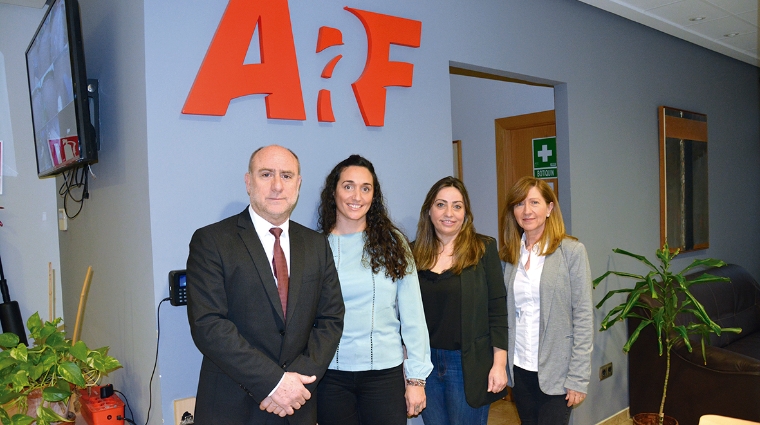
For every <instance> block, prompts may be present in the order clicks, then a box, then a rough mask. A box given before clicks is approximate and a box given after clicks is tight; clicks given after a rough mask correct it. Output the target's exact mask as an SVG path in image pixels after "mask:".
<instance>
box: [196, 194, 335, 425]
mask: <svg viewBox="0 0 760 425" xmlns="http://www.w3.org/2000/svg"><path fill="white" fill-rule="evenodd" d="M289 235H290V247H291V249H290V262H291V264H290V280H289V282H290V283H289V292H288V310H287V311H288V317H287V320H283V316H282V307H281V305H280V298H279V295H278V294H277V286H276V285H275V281H274V276H273V275H272V269H271V267H270V265H269V261H268V260H267V257H266V254H265V252H264V248H263V246H262V245H261V241H260V240H259V238H258V235H257V234H256V230H255V229H254V227H253V222H252V221H251V216H250V214H249V212H248V209H247V208H246V210H244V211H243V212H242V213H240V214H239V215H236V216H233V217H230V218H227V219H225V220H222V221H220V222H218V223H215V224H212V225H209V226H206V227H204V228H201V229H198V230H197V231H196V232H195V234H194V235H193V238H192V241H191V242H190V255H189V257H188V259H187V295H188V304H187V314H188V319H189V321H190V331H191V333H192V337H193V340H194V341H195V345H196V346H197V347H198V349H199V350H200V351H201V353H202V354H203V363H202V365H201V373H200V380H199V382H198V394H197V398H196V406H195V423H197V424H200V425H209V424H220V425H229V424H260V423H262V424H263V423H266V422H267V420H270V419H274V415H272V414H271V413H267V412H265V411H261V410H259V403H260V402H261V401H262V400H263V399H264V398H265V397H267V396H268V395H269V392H270V391H271V390H272V389H273V388H274V387H275V385H277V383H278V382H279V380H280V378H281V377H282V374H283V372H285V371H289V372H298V373H301V374H303V375H307V376H308V375H316V376H317V380H319V379H321V377H322V375H323V374H324V372H325V370H326V369H327V366H328V365H329V363H330V360H332V357H333V355H334V354H335V350H336V347H337V345H338V341H339V340H340V336H341V333H342V331H343V314H344V306H343V297H342V295H341V292H340V283H339V281H338V274H337V272H336V270H335V265H334V263H333V256H332V252H331V250H330V246H329V244H328V242H327V239H326V238H325V237H324V236H323V235H321V234H319V233H316V232H314V231H312V230H310V229H307V228H306V227H303V226H301V225H299V224H298V223H295V222H293V221H291V222H290V230H289ZM316 385H317V383H316V382H314V383H313V384H310V385H308V386H307V388H308V389H309V391H311V392H312V393H313V392H314V390H315V389H316ZM288 420H289V423H291V424H314V423H315V422H316V397H312V398H311V400H309V401H307V402H306V404H305V405H304V406H303V407H301V409H300V410H297V411H296V413H295V414H294V415H293V416H289V417H288Z"/></svg>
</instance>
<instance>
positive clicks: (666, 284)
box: [594, 242, 741, 425]
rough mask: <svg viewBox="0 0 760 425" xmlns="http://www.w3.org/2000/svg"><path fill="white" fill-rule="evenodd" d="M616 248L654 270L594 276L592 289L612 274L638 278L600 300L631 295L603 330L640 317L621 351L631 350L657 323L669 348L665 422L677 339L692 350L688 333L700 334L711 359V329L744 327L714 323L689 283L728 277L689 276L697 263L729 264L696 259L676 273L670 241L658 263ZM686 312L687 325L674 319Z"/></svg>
mask: <svg viewBox="0 0 760 425" xmlns="http://www.w3.org/2000/svg"><path fill="white" fill-rule="evenodd" d="M612 251H613V252H615V253H618V254H622V255H626V256H628V257H632V258H635V259H636V260H638V261H640V262H641V263H643V264H645V265H646V266H647V267H648V268H649V269H650V271H649V272H648V273H647V274H646V275H639V274H635V273H627V272H620V271H615V270H610V271H607V272H605V273H604V274H603V275H601V276H599V277H597V278H596V279H594V288H596V287H597V285H599V283H600V282H601V281H603V280H604V279H605V278H606V277H607V276H609V275H616V276H620V277H625V278H630V279H634V280H635V281H636V283H635V284H634V285H633V287H628V288H622V289H615V290H611V291H609V292H607V294H606V295H605V296H604V298H603V299H602V300H601V301H600V302H599V303H598V304H597V305H596V308H601V307H602V305H603V304H604V303H605V302H606V301H607V300H609V299H610V298H611V297H612V296H614V295H616V294H627V295H628V297H627V299H626V300H625V301H624V302H622V303H620V304H619V305H617V306H615V307H613V308H612V310H610V311H609V313H607V315H606V316H605V317H604V319H603V320H602V324H601V329H600V331H605V330H607V329H609V328H610V327H611V326H612V325H614V324H615V323H618V322H621V321H623V320H624V319H629V318H636V319H640V320H641V323H640V324H639V325H638V327H637V328H636V329H635V330H634V331H633V333H631V335H630V337H629V338H628V341H627V342H626V343H625V345H624V346H623V351H624V352H626V353H627V352H628V351H630V349H631V346H632V345H633V344H634V343H635V342H636V340H637V339H638V337H639V334H640V333H641V331H642V330H643V329H644V328H646V327H647V326H650V325H651V326H653V327H654V328H655V331H656V332H657V343H658V348H659V353H660V356H662V354H663V352H664V353H665V359H666V360H665V382H664V384H663V388H662V401H661V403H660V411H659V424H660V425H662V423H663V419H664V412H663V409H664V407H665V396H666V394H667V391H668V378H669V377H670V352H671V349H672V348H673V347H674V346H675V345H676V344H677V343H679V342H681V341H682V342H683V344H684V345H685V346H686V348H687V349H688V350H689V352H691V351H692V347H691V341H690V339H689V337H690V335H699V336H700V341H701V347H702V358H703V360H704V361H705V363H706V362H707V358H706V357H705V340H707V341H708V342H709V336H710V334H711V333H715V334H717V335H720V334H721V333H722V332H736V333H739V332H741V328H721V327H720V326H719V325H718V324H717V323H715V322H713V321H712V319H710V317H709V316H708V314H707V312H706V311H705V309H704V307H703V306H702V304H701V303H700V302H699V301H698V300H697V299H696V298H694V296H693V295H692V293H691V291H690V289H689V288H691V286H692V285H696V284H699V283H706V282H714V281H723V282H728V281H729V280H730V279H729V278H727V277H720V276H715V275H711V274H708V273H703V274H701V275H699V276H698V277H696V278H694V279H687V278H686V276H685V275H686V273H687V272H688V271H690V270H692V269H694V268H696V267H706V268H709V267H723V266H724V265H726V263H725V262H723V261H721V260H716V259H712V258H705V259H696V260H694V261H693V262H692V263H691V264H690V265H689V266H688V267H686V268H685V269H683V270H681V271H680V272H678V273H674V272H671V271H670V264H671V261H672V260H673V258H675V257H676V255H678V252H679V250H675V251H674V252H671V251H670V250H669V249H668V244H667V242H666V243H665V244H664V245H663V247H662V249H658V250H657V258H658V259H659V261H660V265H659V267H658V266H655V265H654V264H653V263H652V262H650V261H649V260H648V259H647V258H646V257H644V256H642V255H637V254H633V253H631V252H628V251H624V250H622V249H619V248H616V249H613V250H612ZM644 294H646V295H648V296H649V297H651V298H652V299H653V300H654V301H655V302H654V303H653V304H651V305H650V304H648V303H644V302H642V301H641V300H640V297H641V296H642V295H644ZM634 308H641V309H643V310H644V311H646V312H647V314H645V315H641V314H639V313H638V312H637V311H636V310H634ZM682 313H691V314H692V315H693V320H692V321H689V322H688V323H686V324H678V322H677V321H676V318H677V317H678V316H679V315H680V314H682Z"/></svg>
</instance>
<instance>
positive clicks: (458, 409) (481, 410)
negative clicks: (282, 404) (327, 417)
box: [320, 348, 490, 425]
mask: <svg viewBox="0 0 760 425" xmlns="http://www.w3.org/2000/svg"><path fill="white" fill-rule="evenodd" d="M430 358H431V360H432V361H433V372H431V373H430V376H428V379H427V383H426V385H425V395H426V396H427V407H426V408H425V410H423V411H422V419H423V420H424V421H425V425H486V424H487V423H488V409H489V408H490V406H489V405H485V406H483V407H478V408H473V407H471V406H470V405H469V404H467V400H466V399H465V396H464V379H463V378H462V352H461V351H459V350H441V349H440V348H431V349H430ZM320 425H321V424H320Z"/></svg>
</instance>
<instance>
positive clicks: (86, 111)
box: [26, 0, 98, 177]
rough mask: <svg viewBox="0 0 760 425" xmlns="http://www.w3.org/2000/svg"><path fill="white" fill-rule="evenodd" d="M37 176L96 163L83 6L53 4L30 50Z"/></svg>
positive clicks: (67, 0)
mask: <svg viewBox="0 0 760 425" xmlns="http://www.w3.org/2000/svg"><path fill="white" fill-rule="evenodd" d="M26 69H27V76H28V80H29V96H30V98H31V104H32V124H33V126H34V141H35V148H36V152H37V175H38V176H39V177H45V176H51V175H54V174H58V173H61V172H63V171H66V170H68V169H71V168H74V167H77V166H80V165H84V164H90V163H94V162H97V160H98V150H97V145H96V141H95V131H94V129H93V126H92V122H91V120H90V105H89V101H88V98H87V76H86V73H85V61H84V49H83V43H82V31H81V23H80V19H79V5H78V3H77V1H76V0H55V1H54V2H53V3H52V4H51V5H50V7H49V8H48V10H47V13H46V14H45V17H44V18H43V19H42V23H40V26H39V28H38V29H37V32H36V33H35V34H34V38H32V42H31V43H30V44H29V48H27V50H26Z"/></svg>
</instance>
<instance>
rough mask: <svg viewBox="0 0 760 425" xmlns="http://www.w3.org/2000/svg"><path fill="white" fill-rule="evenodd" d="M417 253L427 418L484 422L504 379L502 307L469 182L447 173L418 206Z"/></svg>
mask: <svg viewBox="0 0 760 425" xmlns="http://www.w3.org/2000/svg"><path fill="white" fill-rule="evenodd" d="M413 252H414V259H415V261H416V262H417V269H418V270H419V271H418V274H419V280H420V288H421V290H422V302H423V304H424V308H425V317H426V318H427V327H428V332H429V333H430V346H431V347H432V348H431V352H432V361H433V373H432V374H430V377H429V378H428V380H427V388H426V389H425V392H426V393H427V409H425V411H424V412H422V418H423V419H424V420H425V425H486V423H487V422H488V409H489V405H490V404H491V403H492V402H494V401H496V400H498V399H500V398H502V397H504V395H505V388H506V386H507V369H506V367H507V351H506V349H507V309H506V296H507V293H506V291H505V289H504V284H503V282H504V277H503V275H502V271H501V262H500V261H499V253H498V250H497V249H496V241H495V240H494V239H493V238H491V237H488V236H483V235H479V234H477V233H476V232H475V226H474V225H473V216H472V212H471V209H470V198H469V196H468V195H467V189H465V187H464V184H463V183H462V182H461V181H460V180H459V179H457V178H454V177H444V178H442V179H441V180H439V181H438V182H436V183H435V184H434V185H433V187H431V188H430V191H428V194H427V196H426V197H425V201H424V202H423V203H422V208H421V209H420V220H419V223H418V224H417V240H416V241H414V249H413Z"/></svg>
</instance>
